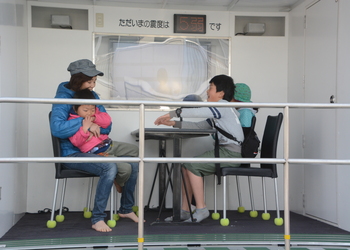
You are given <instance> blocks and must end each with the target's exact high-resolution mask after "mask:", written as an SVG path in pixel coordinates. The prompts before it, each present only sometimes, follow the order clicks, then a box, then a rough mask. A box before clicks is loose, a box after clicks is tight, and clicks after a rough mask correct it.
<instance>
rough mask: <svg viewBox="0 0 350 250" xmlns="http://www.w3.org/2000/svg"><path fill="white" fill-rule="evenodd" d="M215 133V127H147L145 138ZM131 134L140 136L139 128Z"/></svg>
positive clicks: (185, 136) (161, 138) (191, 136)
mask: <svg viewBox="0 0 350 250" xmlns="http://www.w3.org/2000/svg"><path fill="white" fill-rule="evenodd" d="M214 133H215V129H179V128H145V140H152V139H153V140H164V139H175V138H177V139H186V138H194V137H203V136H209V135H211V134H214ZM131 135H133V136H135V137H137V138H138V137H139V130H138V129H137V130H135V131H133V132H131Z"/></svg>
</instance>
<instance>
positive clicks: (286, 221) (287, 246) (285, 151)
mask: <svg viewBox="0 0 350 250" xmlns="http://www.w3.org/2000/svg"><path fill="white" fill-rule="evenodd" d="M283 128H284V131H283V135H284V147H283V155H284V159H285V160H286V161H285V163H284V247H285V250H290V217H289V162H288V160H289V107H288V106H286V107H285V108H284V126H283Z"/></svg>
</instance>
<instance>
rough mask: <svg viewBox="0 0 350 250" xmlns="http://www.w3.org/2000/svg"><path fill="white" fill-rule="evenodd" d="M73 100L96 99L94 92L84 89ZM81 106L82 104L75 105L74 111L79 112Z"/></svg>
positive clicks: (76, 93)
mask: <svg viewBox="0 0 350 250" xmlns="http://www.w3.org/2000/svg"><path fill="white" fill-rule="evenodd" d="M73 98H74V99H96V97H95V96H94V94H93V93H92V91H90V90H89V89H82V90H79V91H77V92H75V94H74V96H73ZM81 105H82V104H75V105H73V108H74V110H75V111H77V110H78V108H79V107H80V106H81Z"/></svg>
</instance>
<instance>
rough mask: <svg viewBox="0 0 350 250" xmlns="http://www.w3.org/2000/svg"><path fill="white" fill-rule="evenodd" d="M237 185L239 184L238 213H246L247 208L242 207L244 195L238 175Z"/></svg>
mask: <svg viewBox="0 0 350 250" xmlns="http://www.w3.org/2000/svg"><path fill="white" fill-rule="evenodd" d="M236 184H237V195H238V208H237V211H238V213H244V211H245V208H244V207H243V206H242V193H241V188H240V184H239V177H238V175H236Z"/></svg>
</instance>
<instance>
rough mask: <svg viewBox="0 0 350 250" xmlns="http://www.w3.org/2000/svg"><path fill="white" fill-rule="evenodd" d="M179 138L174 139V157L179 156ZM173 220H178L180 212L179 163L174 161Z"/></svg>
mask: <svg viewBox="0 0 350 250" xmlns="http://www.w3.org/2000/svg"><path fill="white" fill-rule="evenodd" d="M181 146H182V145H181V139H178V138H175V139H174V148H173V150H174V157H181ZM173 185H174V188H173V221H175V222H176V221H180V212H181V164H180V163H174V169H173Z"/></svg>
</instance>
